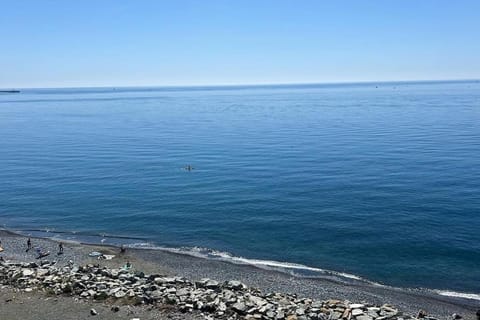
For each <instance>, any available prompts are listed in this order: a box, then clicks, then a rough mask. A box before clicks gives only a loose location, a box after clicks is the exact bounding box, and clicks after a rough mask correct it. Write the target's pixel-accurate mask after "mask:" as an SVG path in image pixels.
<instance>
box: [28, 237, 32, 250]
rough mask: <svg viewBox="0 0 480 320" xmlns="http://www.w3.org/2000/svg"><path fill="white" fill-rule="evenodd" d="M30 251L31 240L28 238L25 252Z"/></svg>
mask: <svg viewBox="0 0 480 320" xmlns="http://www.w3.org/2000/svg"><path fill="white" fill-rule="evenodd" d="M30 249H32V240H31V239H30V238H28V240H27V252H28V251H29V250H30Z"/></svg>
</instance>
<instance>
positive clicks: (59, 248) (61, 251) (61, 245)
mask: <svg viewBox="0 0 480 320" xmlns="http://www.w3.org/2000/svg"><path fill="white" fill-rule="evenodd" d="M58 254H63V242H60V243H59V244H58Z"/></svg>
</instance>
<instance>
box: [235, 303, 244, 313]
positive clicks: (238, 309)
mask: <svg viewBox="0 0 480 320" xmlns="http://www.w3.org/2000/svg"><path fill="white" fill-rule="evenodd" d="M232 309H233V310H234V311H236V312H238V313H245V311H246V310H247V307H246V306H245V303H243V302H237V303H235V304H234V305H232Z"/></svg>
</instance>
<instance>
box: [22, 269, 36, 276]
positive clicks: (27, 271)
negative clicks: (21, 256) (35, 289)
mask: <svg viewBox="0 0 480 320" xmlns="http://www.w3.org/2000/svg"><path fill="white" fill-rule="evenodd" d="M34 273H35V271H33V270H32V269H23V270H22V275H23V276H24V277H29V276H31V275H33V274H34Z"/></svg>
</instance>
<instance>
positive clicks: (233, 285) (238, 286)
mask: <svg viewBox="0 0 480 320" xmlns="http://www.w3.org/2000/svg"><path fill="white" fill-rule="evenodd" d="M225 287H227V288H230V289H233V290H244V289H246V288H247V286H246V285H244V284H243V283H241V282H240V281H236V280H231V281H227V282H225Z"/></svg>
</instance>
